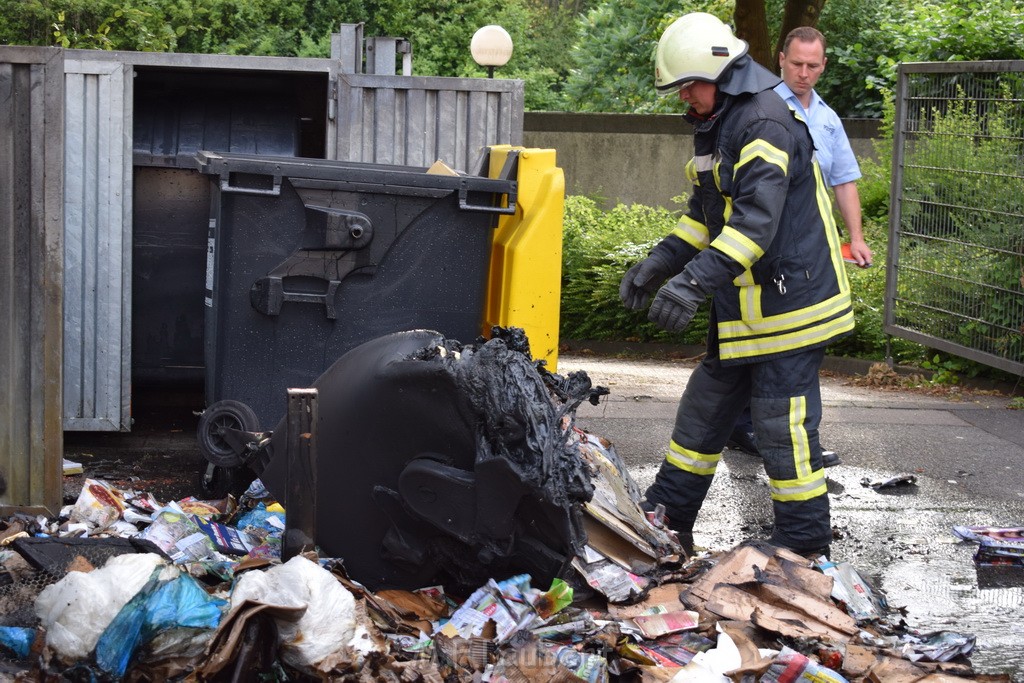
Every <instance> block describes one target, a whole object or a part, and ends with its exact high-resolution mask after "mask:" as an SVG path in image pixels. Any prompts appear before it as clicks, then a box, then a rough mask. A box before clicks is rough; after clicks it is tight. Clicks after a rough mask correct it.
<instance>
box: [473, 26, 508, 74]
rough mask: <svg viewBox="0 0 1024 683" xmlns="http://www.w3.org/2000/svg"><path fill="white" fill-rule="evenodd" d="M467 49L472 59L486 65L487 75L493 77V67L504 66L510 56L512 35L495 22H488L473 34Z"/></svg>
mask: <svg viewBox="0 0 1024 683" xmlns="http://www.w3.org/2000/svg"><path fill="white" fill-rule="evenodd" d="M469 51H470V53H471V54H472V55H473V61H475V62H476V63H477V64H479V65H480V66H486V67H487V77H488V78H494V67H496V66H504V65H505V64H507V63H508V60H509V59H510V58H511V57H512V36H510V35H509V34H508V31H506V30H505V29H503V28H502V27H500V26H498V25H497V24H489V25H487V26H484V27H482V28H480V29H477V32H476V33H474V34H473V40H472V41H470V43H469Z"/></svg>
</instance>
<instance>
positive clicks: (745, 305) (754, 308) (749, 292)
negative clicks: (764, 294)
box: [740, 285, 763, 320]
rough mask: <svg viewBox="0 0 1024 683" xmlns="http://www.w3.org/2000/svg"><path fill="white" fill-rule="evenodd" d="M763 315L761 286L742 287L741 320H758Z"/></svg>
mask: <svg viewBox="0 0 1024 683" xmlns="http://www.w3.org/2000/svg"><path fill="white" fill-rule="evenodd" d="M762 315H763V314H762V313H761V285H741V286H740V318H742V319H743V320H757V319H758V318H760V317H761V316H762Z"/></svg>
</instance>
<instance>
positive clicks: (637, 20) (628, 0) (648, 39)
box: [565, 0, 732, 113]
mask: <svg viewBox="0 0 1024 683" xmlns="http://www.w3.org/2000/svg"><path fill="white" fill-rule="evenodd" d="M697 10H700V11H704V12H710V13H712V14H715V15H716V16H718V17H719V18H721V19H722V20H724V21H728V20H729V19H730V18H731V16H732V2H731V0H681V1H680V0H603V1H602V2H599V3H598V4H597V5H596V6H595V7H594V8H593V9H591V10H590V11H589V12H587V14H586V15H585V16H583V17H581V18H580V21H579V32H578V34H577V38H576V42H575V44H574V45H573V48H572V61H573V63H574V64H575V68H574V69H573V70H572V72H571V73H570V74H569V78H568V80H567V81H566V84H565V93H566V97H567V99H568V108H569V109H570V110H572V111H585V112H586V111H590V112H632V113H647V112H665V111H673V110H674V109H675V108H676V107H677V106H678V104H677V102H676V100H675V98H671V97H659V96H658V95H656V94H655V90H654V50H655V48H656V47H657V44H658V38H659V37H660V36H661V34H662V32H663V31H664V30H665V28H666V27H667V26H668V25H669V24H670V23H671V22H672V21H673V20H675V19H676V18H677V17H679V16H682V15H683V14H686V13H687V12H692V11H697Z"/></svg>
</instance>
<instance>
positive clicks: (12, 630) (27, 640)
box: [0, 626, 36, 659]
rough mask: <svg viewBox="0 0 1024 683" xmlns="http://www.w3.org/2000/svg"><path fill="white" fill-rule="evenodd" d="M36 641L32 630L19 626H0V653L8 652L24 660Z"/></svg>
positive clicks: (34, 631) (34, 632)
mask: <svg viewBox="0 0 1024 683" xmlns="http://www.w3.org/2000/svg"><path fill="white" fill-rule="evenodd" d="M35 639H36V630H35V629H34V628H23V627H21V626H0V652H3V651H5V650H8V651H10V652H12V653H14V656H15V657H17V658H18V659H26V658H27V657H28V655H29V653H30V652H31V651H32V642H33V641H34V640H35Z"/></svg>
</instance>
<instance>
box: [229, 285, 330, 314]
mask: <svg viewBox="0 0 1024 683" xmlns="http://www.w3.org/2000/svg"><path fill="white" fill-rule="evenodd" d="M340 284H341V283H340V282H338V281H337V280H327V289H326V291H324V292H321V293H317V292H291V291H288V290H286V289H285V288H284V280H283V278H280V277H273V276H266V277H261V278H260V279H259V280H257V281H256V282H254V283H253V284H252V287H251V288H250V289H249V303H251V304H252V307H253V308H255V309H256V310H257V311H259V312H260V313H262V314H263V315H281V307H282V305H284V302H286V301H292V302H297V303H307V304H320V305H322V306H323V307H324V315H325V316H326V317H327V319H328V320H336V319H337V317H338V313H337V311H336V310H335V308H334V295H335V293H336V292H337V291H338V285H340Z"/></svg>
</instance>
